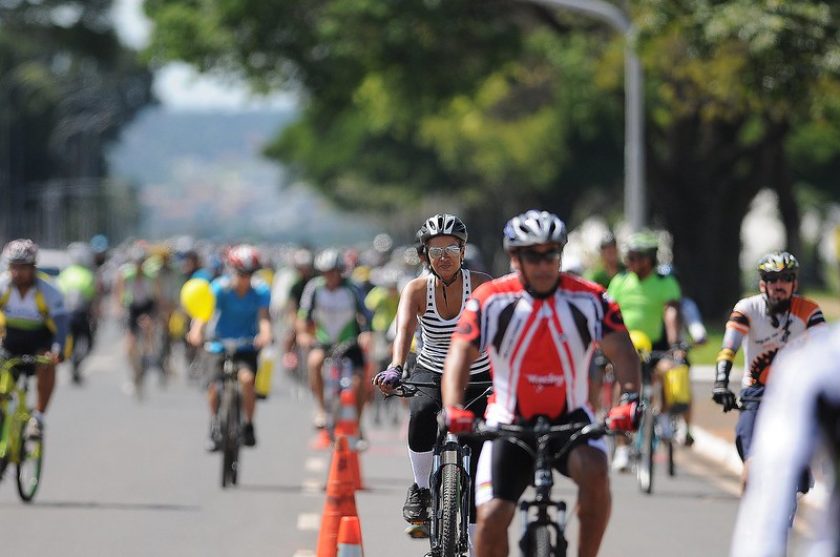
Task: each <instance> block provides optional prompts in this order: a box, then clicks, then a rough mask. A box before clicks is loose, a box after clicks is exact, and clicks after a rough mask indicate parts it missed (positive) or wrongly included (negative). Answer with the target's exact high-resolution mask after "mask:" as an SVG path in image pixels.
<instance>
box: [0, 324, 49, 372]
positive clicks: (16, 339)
mask: <svg viewBox="0 0 840 557" xmlns="http://www.w3.org/2000/svg"><path fill="white" fill-rule="evenodd" d="M54 340H55V335H54V334H53V333H52V331H50V330H49V329H48V328H46V327H41V328H40V329H35V330H32V331H28V330H23V329H12V328H8V329H6V336H5V337H4V338H3V348H4V349H5V350H6V352H8V353H9V354H10V355H11V356H31V355H34V354H43V353H44V352H49V351H50V349H51V348H52V345H53V342H54ZM15 372H16V374H17V373H19V372H23V373H26V374H27V375H32V374H33V373H35V367H34V366H31V365H28V366H20V367H19V368H17V369H16V370H15Z"/></svg>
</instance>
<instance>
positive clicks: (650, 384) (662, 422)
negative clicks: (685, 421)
mask: <svg viewBox="0 0 840 557" xmlns="http://www.w3.org/2000/svg"><path fill="white" fill-rule="evenodd" d="M690 348H691V347H690V346H689V345H681V346H680V347H679V349H680V350H684V351H688V350H689V349H690ZM672 351H673V350H664V351H652V352H650V353H649V355H648V357H647V358H645V359H643V361H642V389H641V396H640V407H641V408H642V416H641V419H640V420H639V429H638V432H637V433H636V434H635V436H634V438H633V443H632V444H631V449H630V460H631V462H633V464H634V467H635V470H636V481H637V483H638V485H639V489H640V490H641V491H642V493H645V494H648V495H650V494H651V493H653V476H654V470H655V455H656V450H657V448H658V447H659V445H660V443H662V444H664V445H665V447H666V450H667V459H668V475H669V476H671V477H673V476H675V475H676V463H675V460H674V453H675V451H674V449H675V446H674V437H675V433H676V431H677V429H678V427H679V419H680V416H681V415H682V414H683V413H684V412H685V411H686V409H687V405H686V404H671V405H670V406H669V408H668V410H667V412H662V411H661V410H660V409H659V408H658V407H656V406H654V404H653V401H654V400H656V399H658V400H663V399H664V398H665V395H664V389H663V387H662V382H661V381H660V382H656V383H654V381H653V376H654V373H655V369H654V366H653V365H651V357H653V358H662V357H667V356H668V355H669V354H671V353H672ZM674 369H676V368H674ZM672 371H673V370H669V372H668V373H671V372H672ZM663 380H665V379H664V378H663Z"/></svg>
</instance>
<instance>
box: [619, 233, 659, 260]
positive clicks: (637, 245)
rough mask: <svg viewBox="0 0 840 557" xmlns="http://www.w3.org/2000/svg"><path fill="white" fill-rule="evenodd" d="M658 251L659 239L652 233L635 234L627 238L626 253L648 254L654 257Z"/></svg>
mask: <svg viewBox="0 0 840 557" xmlns="http://www.w3.org/2000/svg"><path fill="white" fill-rule="evenodd" d="M658 249H659V238H657V236H656V234H654V233H653V232H650V231H644V232H636V233H634V234H631V235H630V237H629V238H627V251H628V252H634V253H649V254H651V255H654V256H655V255H656V252H657V250H658Z"/></svg>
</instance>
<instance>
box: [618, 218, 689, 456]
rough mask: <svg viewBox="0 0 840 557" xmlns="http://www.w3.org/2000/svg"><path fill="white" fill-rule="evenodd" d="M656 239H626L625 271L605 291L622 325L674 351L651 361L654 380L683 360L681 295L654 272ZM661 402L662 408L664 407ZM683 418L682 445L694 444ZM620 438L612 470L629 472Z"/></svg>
mask: <svg viewBox="0 0 840 557" xmlns="http://www.w3.org/2000/svg"><path fill="white" fill-rule="evenodd" d="M658 249H659V240H658V238H657V237H656V236H655V235H654V234H653V233H651V232H637V233H635V234H633V235H631V236H630V238H628V240H627V255H626V260H627V272H626V273H620V274H618V275H616V276H615V277H613V279H612V280H611V281H610V285H609V287H608V288H607V293H608V294H609V296H610V298H612V299H613V300H615V301H616V303H617V304H618V306H619V307H620V308H621V314H622V315H623V316H624V323H625V325H626V326H627V328H628V329H629V330H631V331H635V330H638V331H641V332H643V333H645V335H647V337H648V338H649V339H650V340H651V343H652V344H653V350H655V351H658V352H664V351H667V350H668V349H669V348H675V350H674V351H673V352H672V354H671V356H670V357H667V358H652V359H651V361H650V365H651V366H652V367H653V369H654V371H655V374H654V380H656V378H657V377H659V376H662V375H664V374H665V373H666V372H667V371H668V370H669V369H671V368H673V367H674V366H676V365H677V362H683V361H685V352H684V351H682V350H679V349H678V348H677V347H678V346H679V343H680V332H681V329H682V323H681V317H680V300H681V299H682V292H681V291H680V285H679V283H678V282H677V280H676V279H675V278H674V276H673V275H671V274H662V273H659V272H657V266H656V254H657V251H658ZM665 402H666V401H663V409H664V407H665ZM685 417H686V426H687V430H686V436H685V439H686V441H685V443H686V444H687V445H690V444H692V443H693V438H692V436H691V429H690V427H689V426H690V420H689V419H688V416H685ZM624 441H625V440H624V439H622V438H620V437H619V438H616V449H615V455H614V456H613V462H612V468H613V470H618V471H626V470H628V469H629V465H630V459H629V448H628V446H627V444H626V443H625V442H624Z"/></svg>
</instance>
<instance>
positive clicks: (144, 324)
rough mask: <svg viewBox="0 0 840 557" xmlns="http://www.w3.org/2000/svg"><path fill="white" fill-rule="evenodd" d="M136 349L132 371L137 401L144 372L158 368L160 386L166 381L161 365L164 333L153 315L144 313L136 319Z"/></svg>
mask: <svg viewBox="0 0 840 557" xmlns="http://www.w3.org/2000/svg"><path fill="white" fill-rule="evenodd" d="M137 325H138V329H137V336H136V338H137V348H136V356H135V358H136V360H135V364H134V366H133V370H134V377H133V379H134V394H135V396H136V397H137V399H138V400H142V399H143V380H144V378H145V376H146V372H147V371H148V370H150V369H152V368H155V367H157V368H159V369H160V373H161V385H165V384H166V381H167V376H166V369H165V367H166V366H165V365H164V363H163V343H164V342H165V339H164V337H163V335H164V334H166V333H165V331H163V329H162V327H161V326H160V323H159V321H158V319H157V318H156V317H155V316H154V315H150V314H148V313H144V314H142V315H140V316H139V317H138V318H137Z"/></svg>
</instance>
